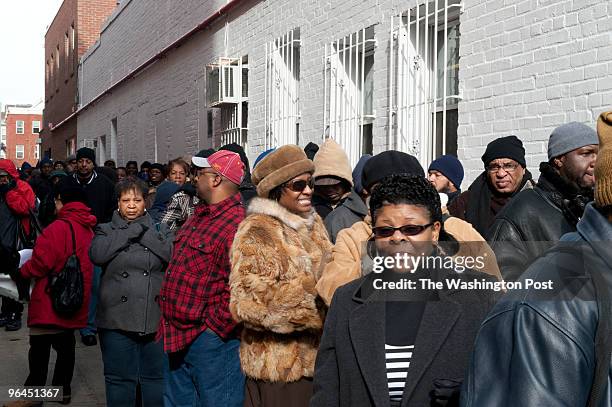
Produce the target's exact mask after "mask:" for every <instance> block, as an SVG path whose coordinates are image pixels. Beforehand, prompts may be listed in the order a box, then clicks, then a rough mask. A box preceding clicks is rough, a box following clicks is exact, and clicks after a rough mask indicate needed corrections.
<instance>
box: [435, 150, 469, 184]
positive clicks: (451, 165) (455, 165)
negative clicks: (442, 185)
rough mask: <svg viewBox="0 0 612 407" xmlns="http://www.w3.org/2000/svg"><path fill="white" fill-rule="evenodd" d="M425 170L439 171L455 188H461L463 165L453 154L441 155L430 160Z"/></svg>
mask: <svg viewBox="0 0 612 407" xmlns="http://www.w3.org/2000/svg"><path fill="white" fill-rule="evenodd" d="M427 171H439V172H441V173H442V175H444V176H445V177H446V178H448V179H449V180H450V182H452V183H453V185H454V186H455V188H457V189H459V188H461V183H462V182H463V165H461V162H460V161H459V160H458V159H457V157H455V156H453V155H449V154H447V155H443V156H441V157H439V158H437V159H436V160H434V161H432V163H431V164H430V165H429V169H428V170H427Z"/></svg>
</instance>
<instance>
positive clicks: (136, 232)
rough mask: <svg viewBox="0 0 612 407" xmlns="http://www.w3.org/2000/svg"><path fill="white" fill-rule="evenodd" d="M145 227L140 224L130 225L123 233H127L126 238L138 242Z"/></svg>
mask: <svg viewBox="0 0 612 407" xmlns="http://www.w3.org/2000/svg"><path fill="white" fill-rule="evenodd" d="M145 228H146V226H145V225H143V224H141V223H133V222H132V223H130V224H129V225H128V227H127V230H126V231H125V232H126V233H127V237H128V239H129V240H131V241H138V240H140V238H141V237H142V235H143V234H144V232H145V230H146V229H145Z"/></svg>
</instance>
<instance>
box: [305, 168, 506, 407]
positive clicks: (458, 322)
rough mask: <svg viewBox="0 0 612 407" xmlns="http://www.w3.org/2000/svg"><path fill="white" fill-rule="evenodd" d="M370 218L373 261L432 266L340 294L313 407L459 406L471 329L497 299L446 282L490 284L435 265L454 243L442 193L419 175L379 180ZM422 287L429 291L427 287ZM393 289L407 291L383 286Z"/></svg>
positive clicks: (406, 267)
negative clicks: (425, 284) (445, 219)
mask: <svg viewBox="0 0 612 407" xmlns="http://www.w3.org/2000/svg"><path fill="white" fill-rule="evenodd" d="M370 214H371V216H372V224H373V229H372V230H373V236H372V245H371V246H372V250H371V252H372V253H371V254H372V255H374V256H381V257H382V258H392V259H393V258H396V257H401V258H403V257H404V255H406V256H405V257H406V258H408V259H417V258H421V259H428V260H427V261H428V262H427V263H420V264H418V265H416V263H415V262H407V263H401V264H399V263H393V264H392V263H389V264H386V265H385V267H384V268H383V270H376V271H375V272H370V273H367V274H366V275H365V276H364V277H362V278H360V279H358V280H355V281H353V282H351V283H349V284H347V285H344V286H342V287H340V288H339V289H338V290H336V292H335V295H334V298H333V301H332V303H331V307H330V309H329V313H328V315H327V319H326V321H325V329H324V333H323V338H322V340H321V346H320V348H319V353H318V356H317V361H316V371H315V381H314V396H313V399H312V401H311V406H347V407H348V406H351V407H352V406H374V405H390V406H399V405H402V406H429V405H448V406H450V405H453V404H452V403H451V404H442V403H441V402H442V401H443V400H445V399H447V398H451V399H452V400H453V401H454V402H455V403H457V402H458V394H459V389H460V386H461V382H462V378H463V375H464V371H465V370H466V369H467V366H468V361H469V356H470V352H471V350H472V346H473V342H474V339H475V337H476V333H477V330H478V328H479V326H480V323H481V322H482V320H483V319H484V317H485V316H486V315H487V312H488V311H489V309H490V308H491V306H492V305H493V304H494V302H495V300H496V299H497V294H495V293H494V292H493V291H487V290H462V289H452V288H449V287H448V286H447V285H446V284H444V282H445V281H446V280H447V279H460V280H461V281H471V280H473V279H477V280H479V281H483V280H484V281H491V282H493V281H495V279H494V278H493V277H491V276H489V275H487V274H484V273H479V272H472V271H464V272H463V273H458V272H457V271H456V270H455V268H454V266H452V265H451V266H450V267H449V266H440V264H441V263H438V262H436V261H433V260H435V259H438V258H445V257H446V256H447V255H449V256H450V255H452V254H453V253H452V251H453V250H456V248H457V245H456V241H455V240H454V238H453V237H452V236H451V235H449V234H448V233H447V232H446V231H445V230H444V227H443V218H442V212H441V208H440V198H439V195H438V193H437V192H436V191H435V189H434V188H433V186H432V185H431V184H430V183H429V182H428V181H427V180H426V179H425V178H424V177H422V176H407V175H392V176H389V177H386V178H385V179H383V181H382V182H381V183H380V184H379V185H378V186H377V187H376V188H375V189H374V191H373V193H372V196H371V199H370ZM448 251H450V253H446V252H448ZM430 260H432V261H431V262H429V261H430ZM422 261H425V260H422ZM421 280H424V281H429V282H431V283H433V284H434V286H433V287H432V286H428V288H427V289H425V288H424V287H423V286H422V285H421ZM381 282H384V283H388V284H389V285H387V286H386V287H387V289H385V287H384V286H383V285H382V283H381ZM438 282H443V284H442V286H441V287H439V286H435V283H438ZM391 283H395V284H396V285H395V287H398V286H399V287H404V288H402V289H392V288H389V287H393V286H391V285H390V284H391ZM398 283H403V284H405V285H404V286H402V285H399V284H398ZM411 287H412V288H411ZM447 401H448V400H445V401H444V402H447ZM437 403H440V404H437Z"/></svg>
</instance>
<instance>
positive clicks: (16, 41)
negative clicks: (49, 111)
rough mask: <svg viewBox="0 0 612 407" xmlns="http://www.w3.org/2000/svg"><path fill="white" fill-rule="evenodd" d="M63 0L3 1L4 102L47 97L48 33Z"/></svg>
mask: <svg viewBox="0 0 612 407" xmlns="http://www.w3.org/2000/svg"><path fill="white" fill-rule="evenodd" d="M62 1H63V0H2V1H0V44H1V45H0V52H1V53H0V55H2V56H1V57H0V103H2V104H3V105H5V104H15V103H31V104H35V103H36V102H38V101H40V100H41V99H43V98H44V96H45V33H46V32H47V27H48V26H49V25H50V24H51V21H53V17H55V13H57V10H59V7H60V5H61V4H62Z"/></svg>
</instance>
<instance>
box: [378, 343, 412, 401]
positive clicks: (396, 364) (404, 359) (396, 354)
mask: <svg viewBox="0 0 612 407" xmlns="http://www.w3.org/2000/svg"><path fill="white" fill-rule="evenodd" d="M413 351H414V345H407V346H394V345H387V344H385V362H386V364H387V382H388V384H389V397H390V398H391V400H397V401H400V400H401V399H402V395H403V394H404V386H405V385H406V376H407V375H408V368H409V367H410V359H412V352H413Z"/></svg>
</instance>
